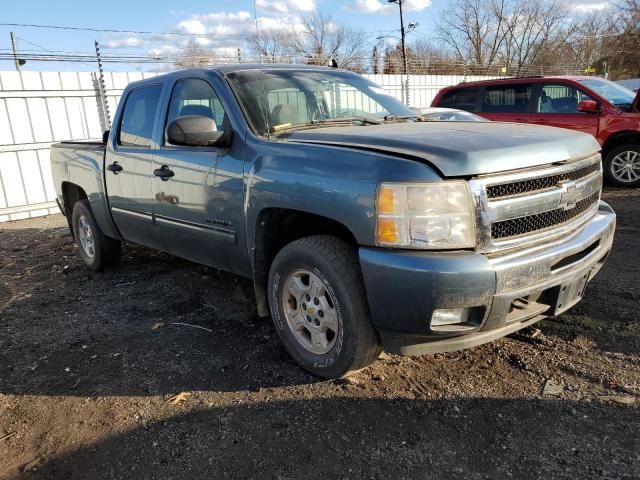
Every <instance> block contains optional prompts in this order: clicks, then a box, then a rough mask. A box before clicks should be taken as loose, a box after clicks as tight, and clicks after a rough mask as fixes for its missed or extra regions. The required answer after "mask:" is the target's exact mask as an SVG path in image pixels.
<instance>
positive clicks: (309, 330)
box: [269, 235, 381, 378]
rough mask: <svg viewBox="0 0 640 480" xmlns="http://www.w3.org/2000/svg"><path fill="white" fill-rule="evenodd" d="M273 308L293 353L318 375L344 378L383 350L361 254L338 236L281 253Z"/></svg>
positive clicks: (274, 272)
mask: <svg viewBox="0 0 640 480" xmlns="http://www.w3.org/2000/svg"><path fill="white" fill-rule="evenodd" d="M269 307H270V310H271V316H272V318H273V323H274V325H275V327H276V330H277V332H278V335H279V336H280V339H281V340H282V343H283V344H284V346H285V348H286V349H287V351H288V352H289V354H290V355H291V356H292V357H293V359H294V360H295V361H296V362H297V363H298V364H299V365H300V366H301V367H302V368H304V369H306V370H308V371H310V372H311V373H313V374H315V375H318V376H321V377H325V378H339V377H342V376H344V375H346V374H347V373H349V372H350V371H353V370H358V369H360V368H363V367H366V366H367V365H369V364H370V363H372V362H373V361H374V360H375V359H376V358H377V357H378V355H379V354H380V351H381V347H380V340H379V338H378V334H377V332H376V331H375V329H374V328H373V325H372V324H371V320H370V318H369V309H368V305H367V300H366V296H365V292H364V286H363V284H362V279H361V276H360V269H359V265H358V258H357V255H356V253H355V252H354V251H353V249H352V248H351V247H350V246H349V245H348V244H347V243H345V242H344V241H342V240H340V239H338V238H336V237H331V236H327V235H318V236H312V237H306V238H303V239H301V240H297V241H295V242H292V243H290V244H289V245H287V246H285V247H284V248H283V249H282V250H281V251H280V252H279V253H278V255H277V256H276V258H275V259H274V261H273V264H272V265H271V270H270V272H269Z"/></svg>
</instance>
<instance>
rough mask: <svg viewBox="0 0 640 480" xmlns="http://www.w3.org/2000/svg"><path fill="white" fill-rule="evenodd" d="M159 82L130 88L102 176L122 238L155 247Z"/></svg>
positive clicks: (160, 86) (108, 150)
mask: <svg viewBox="0 0 640 480" xmlns="http://www.w3.org/2000/svg"><path fill="white" fill-rule="evenodd" d="M161 93H162V85H161V84H153V85H147V86H144V87H140V88H136V89H134V90H131V91H130V92H129V94H128V95H127V97H126V99H123V101H124V102H125V104H124V109H123V112H122V115H121V117H120V119H119V122H118V123H119V124H118V125H117V127H116V128H117V135H115V136H114V140H113V141H112V142H111V143H110V144H109V145H108V146H107V154H106V157H105V158H106V164H105V178H106V185H107V193H108V198H109V204H110V207H111V214H112V215H113V220H114V221H115V224H116V226H117V227H118V230H119V231H120V234H121V235H122V237H123V238H124V239H125V240H129V241H131V242H134V243H138V244H141V245H147V246H150V247H153V246H155V243H154V242H153V238H152V232H151V226H152V214H153V207H154V199H153V195H152V190H151V189H152V181H153V178H154V177H153V168H152V156H153V147H154V144H153V140H152V137H153V130H154V125H155V122H156V111H157V109H158V105H159V100H160V95H161Z"/></svg>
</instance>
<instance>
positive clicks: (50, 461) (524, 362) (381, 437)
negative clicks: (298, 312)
mask: <svg viewBox="0 0 640 480" xmlns="http://www.w3.org/2000/svg"><path fill="white" fill-rule="evenodd" d="M605 199H606V200H608V201H609V202H610V203H611V204H612V205H613V206H614V208H615V209H616V211H617V213H618V215H619V217H618V229H617V237H616V241H615V245H614V249H613V253H612V255H611V256H610V258H609V260H608V263H607V264H606V265H605V267H604V269H603V270H602V272H601V273H600V274H599V276H598V277H596V279H595V280H594V281H593V282H592V283H591V284H590V286H589V288H588V290H587V298H586V299H585V300H584V301H583V302H582V303H580V304H579V305H577V306H576V307H574V308H573V309H572V310H570V311H569V312H568V313H566V314H564V315H562V316H561V317H560V318H558V319H553V320H548V321H545V322H542V323H539V324H537V325H536V328H530V329H528V330H526V331H524V332H521V333H518V334H515V335H512V336H511V337H509V338H506V339H502V340H499V341H495V342H493V343H490V344H487V345H483V346H479V347H476V348H473V349H471V350H467V351H463V352H456V353H451V354H440V355H427V356H423V357H417V358H402V357H396V356H388V355H383V356H382V358H381V359H380V360H379V361H378V362H376V363H375V364H374V365H373V366H371V367H369V368H367V369H365V370H363V371H361V372H359V373H358V374H356V375H355V376H353V377H352V378H350V379H347V380H341V381H321V380H319V379H317V378H314V377H313V376H311V375H309V374H307V373H305V372H304V371H302V370H300V369H299V368H297V367H296V366H295V365H294V364H293V363H292V361H291V360H290V359H289V357H288V356H287V354H286V352H285V351H284V350H283V348H282V347H281V346H280V344H279V342H278V339H277V337H276V335H275V332H274V329H273V327H272V325H271V323H270V320H268V319H267V320H264V319H259V318H258V317H257V316H256V314H255V307H254V304H253V302H252V301H251V300H250V299H249V300H247V298H246V296H245V294H244V293H243V292H244V291H245V289H244V288H243V283H242V282H241V281H240V280H239V279H238V278H236V277H234V276H231V275H228V274H224V273H220V272H217V271H215V270H212V269H207V268H203V267H201V266H198V265H195V264H192V263H189V262H186V261H182V260H179V259H176V258H173V257H170V256H168V255H165V254H160V253H156V252H153V251H150V250H147V249H144V248H139V247H135V246H126V247H125V252H124V256H123V262H122V266H121V267H119V268H118V269H114V270H109V271H107V272H105V273H92V272H90V271H88V270H87V269H86V268H85V267H84V266H83V265H82V264H81V261H80V258H79V256H78V254H77V251H76V247H75V245H74V244H73V242H72V239H71V237H70V236H69V235H68V233H67V229H66V225H65V223H64V219H63V218H62V217H61V216H59V215H58V216H52V217H48V218H44V219H33V220H28V221H21V222H17V223H12V224H0V478H2V479H7V478H46V479H70V478H88V479H98V478H122V479H147V478H149V479H151V478H172V479H178V478H189V479H194V478H238V479H239V478H267V479H271V478H273V479H296V478H345V479H346V478H350V479H360V478H366V479H404V478H465V479H480V478H514V479H534V478H536V479H537V478H540V479H551V478H553V479H558V478H571V479H575V478H601V479H609V478H611V479H613V478H616V479H618V478H640V322H639V320H640V313H639V312H638V304H639V301H640V277H639V275H640V255H638V247H637V245H638V235H639V234H640V191H624V190H609V191H607V192H606V194H605ZM197 327H202V328H197ZM545 385H546V387H547V388H546V389H545V388H544V387H545ZM183 392H184V393H185V395H182V397H183V398H181V397H178V399H177V400H176V401H174V402H171V399H172V397H174V396H176V395H178V394H180V393H183ZM178 400H180V401H178Z"/></svg>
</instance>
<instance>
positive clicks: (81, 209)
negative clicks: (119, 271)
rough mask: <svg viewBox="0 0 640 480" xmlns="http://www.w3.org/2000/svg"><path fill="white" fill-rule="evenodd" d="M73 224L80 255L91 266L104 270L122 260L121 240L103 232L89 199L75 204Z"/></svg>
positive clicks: (93, 268)
mask: <svg viewBox="0 0 640 480" xmlns="http://www.w3.org/2000/svg"><path fill="white" fill-rule="evenodd" d="M71 225H72V228H73V237H74V238H75V240H76V244H77V245H78V250H79V251H80V257H81V258H82V260H83V261H84V263H85V264H86V265H87V266H88V267H89V268H91V269H92V270H102V269H103V268H104V267H107V266H111V265H115V264H117V263H118V262H119V261H120V252H121V248H122V246H121V242H120V241H119V240H115V239H113V238H110V237H107V236H105V235H104V234H103V233H102V231H101V230H100V227H98V224H97V223H96V221H95V219H94V218H93V213H92V212H91V206H90V205H89V201H88V200H80V201H78V202H76V204H75V205H74V206H73V215H72V219H71Z"/></svg>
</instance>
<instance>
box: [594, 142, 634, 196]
mask: <svg viewBox="0 0 640 480" xmlns="http://www.w3.org/2000/svg"><path fill="white" fill-rule="evenodd" d="M603 163H604V175H605V177H606V178H607V180H608V181H609V183H611V184H612V185H616V186H618V187H638V186H640V145H639V144H637V143H627V144H625V145H620V146H619V147H616V148H614V149H612V150H611V151H610V152H609V153H607V155H606V156H605V158H604V162H603Z"/></svg>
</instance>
